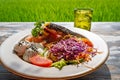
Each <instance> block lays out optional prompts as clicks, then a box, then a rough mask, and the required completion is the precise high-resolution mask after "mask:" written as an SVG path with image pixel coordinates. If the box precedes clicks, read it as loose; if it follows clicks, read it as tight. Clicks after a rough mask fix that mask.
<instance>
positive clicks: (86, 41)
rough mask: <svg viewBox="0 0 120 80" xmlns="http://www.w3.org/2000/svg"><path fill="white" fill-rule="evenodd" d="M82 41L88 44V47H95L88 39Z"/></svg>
mask: <svg viewBox="0 0 120 80" xmlns="http://www.w3.org/2000/svg"><path fill="white" fill-rule="evenodd" d="M81 40H82V41H83V42H84V43H86V44H87V45H88V46H90V47H93V44H92V42H91V41H90V40H88V39H87V38H81Z"/></svg>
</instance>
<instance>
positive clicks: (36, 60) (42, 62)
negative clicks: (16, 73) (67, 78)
mask: <svg viewBox="0 0 120 80" xmlns="http://www.w3.org/2000/svg"><path fill="white" fill-rule="evenodd" d="M29 61H30V62H31V63H32V64H34V65H37V66H41V67H50V66H51V64H52V60H50V59H48V58H45V57H41V56H40V55H35V56H33V57H30V58H29Z"/></svg>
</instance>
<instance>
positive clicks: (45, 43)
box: [14, 21, 98, 69]
mask: <svg viewBox="0 0 120 80" xmlns="http://www.w3.org/2000/svg"><path fill="white" fill-rule="evenodd" d="M14 52H15V53H16V54H17V55H18V56H19V57H20V58H21V59H23V60H24V61H26V62H29V63H31V64H34V65H37V66H40V67H56V68H58V69H62V68H63V67H64V66H66V65H72V64H76V65H78V64H79V63H84V62H89V61H90V60H92V57H94V56H95V55H96V54H97V53H98V51H97V49H96V48H94V45H93V44H92V42H91V41H90V40H89V39H87V38H86V37H84V36H83V35H80V34H78V33H75V32H73V31H71V30H69V29H67V28H65V27H62V26H60V25H57V24H53V23H48V22H47V23H45V22H43V21H39V22H36V23H35V28H33V29H32V30H31V34H29V35H28V36H26V37H24V38H23V39H22V40H21V41H19V43H17V44H16V45H15V47H14Z"/></svg>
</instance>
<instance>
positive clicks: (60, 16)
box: [0, 0, 120, 22]
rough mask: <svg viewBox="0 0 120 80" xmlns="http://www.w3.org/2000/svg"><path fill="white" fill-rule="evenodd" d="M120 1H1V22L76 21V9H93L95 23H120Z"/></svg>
mask: <svg viewBox="0 0 120 80" xmlns="http://www.w3.org/2000/svg"><path fill="white" fill-rule="evenodd" d="M119 5H120V2H119V0H0V21H2V22H9V21H10V22H11V21H23V22H24V21H38V20H44V21H74V9H75V8H92V9H93V10H94V12H93V21H120V8H119V7H120V6H119Z"/></svg>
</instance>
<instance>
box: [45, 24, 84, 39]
mask: <svg viewBox="0 0 120 80" xmlns="http://www.w3.org/2000/svg"><path fill="white" fill-rule="evenodd" d="M46 27H48V28H50V29H55V30H56V31H61V32H63V33H65V34H71V35H75V36H77V37H84V36H83V35H80V34H78V33H75V32H73V31H71V30H69V29H67V28H65V27H63V26H60V25H57V24H54V23H50V24H49V25H47V26H46Z"/></svg>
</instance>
